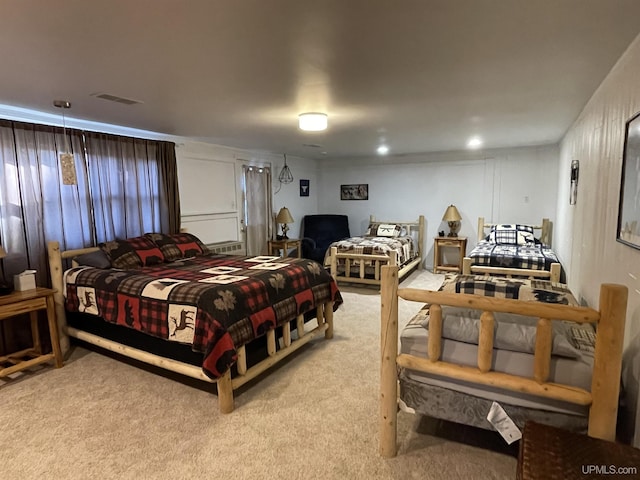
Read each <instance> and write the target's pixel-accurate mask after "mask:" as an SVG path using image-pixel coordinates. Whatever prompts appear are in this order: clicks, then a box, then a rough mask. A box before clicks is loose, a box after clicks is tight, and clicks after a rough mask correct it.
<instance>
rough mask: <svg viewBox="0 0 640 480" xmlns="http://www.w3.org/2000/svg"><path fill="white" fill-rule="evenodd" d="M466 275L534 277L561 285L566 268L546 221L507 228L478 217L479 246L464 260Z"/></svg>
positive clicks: (547, 220) (549, 223) (508, 226)
mask: <svg viewBox="0 0 640 480" xmlns="http://www.w3.org/2000/svg"><path fill="white" fill-rule="evenodd" d="M538 231H539V233H538ZM462 273H463V274H465V275H470V274H472V273H473V274H488V275H506V276H531V277H535V278H546V279H549V280H551V281H553V282H559V281H560V280H561V275H562V267H561V265H560V261H559V260H558V257H557V255H556V254H555V253H554V252H553V250H552V249H551V222H550V221H549V219H548V218H543V219H542V223H541V224H540V225H519V224H508V225H506V224H495V223H485V221H484V218H483V217H480V218H478V243H477V244H476V246H475V247H474V248H473V250H472V251H471V252H470V253H469V255H468V256H465V258H464V259H463V263H462Z"/></svg>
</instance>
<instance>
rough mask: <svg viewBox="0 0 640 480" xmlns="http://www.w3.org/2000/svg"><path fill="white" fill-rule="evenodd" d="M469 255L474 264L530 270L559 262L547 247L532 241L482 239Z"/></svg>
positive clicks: (546, 268) (547, 266)
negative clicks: (509, 243)
mask: <svg viewBox="0 0 640 480" xmlns="http://www.w3.org/2000/svg"><path fill="white" fill-rule="evenodd" d="M469 257H470V258H471V259H472V260H473V264H474V265H486V266H489V267H505V268H528V269H531V270H549V269H550V268H551V264H552V263H560V260H558V257H557V255H556V254H555V253H554V251H553V250H551V249H550V248H549V247H546V246H544V245H541V244H533V243H529V244H526V245H503V244H499V243H492V242H489V241H486V240H482V241H480V242H478V243H477V245H476V246H475V247H474V248H473V250H471V252H470V253H469Z"/></svg>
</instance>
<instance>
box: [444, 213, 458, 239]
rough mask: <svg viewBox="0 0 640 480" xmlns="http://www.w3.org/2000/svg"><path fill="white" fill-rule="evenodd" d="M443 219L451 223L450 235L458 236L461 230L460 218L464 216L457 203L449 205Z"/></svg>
mask: <svg viewBox="0 0 640 480" xmlns="http://www.w3.org/2000/svg"><path fill="white" fill-rule="evenodd" d="M442 220H443V221H445V222H447V223H448V224H449V237H457V236H458V231H460V220H462V217H461V216H460V212H458V209H457V208H456V207H455V205H449V206H448V207H447V210H446V211H445V212H444V216H443V217H442Z"/></svg>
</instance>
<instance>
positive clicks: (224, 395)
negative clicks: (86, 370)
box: [47, 242, 334, 413]
mask: <svg viewBox="0 0 640 480" xmlns="http://www.w3.org/2000/svg"><path fill="white" fill-rule="evenodd" d="M47 247H48V252H49V269H50V275H51V284H52V286H53V288H54V289H55V290H56V293H55V294H54V302H55V308H56V315H57V317H58V332H59V336H60V346H61V349H62V353H63V355H67V353H68V352H69V350H70V341H69V337H74V338H77V339H78V340H82V341H84V342H87V343H90V344H92V345H96V346H98V347H101V348H104V349H106V350H110V351H112V352H115V353H117V354H120V355H124V356H126V357H129V358H133V359H135V360H139V361H141V362H144V363H147V364H150V365H153V366H156V367H160V368H163V369H165V370H170V371H172V372H176V373H179V374H181V375H185V376H189V377H192V378H196V379H198V380H203V381H205V382H209V383H217V390H218V406H219V408H220V412H221V413H231V412H232V411H233V408H234V403H233V392H234V391H235V390H236V389H238V388H240V387H241V386H242V385H244V384H245V383H247V382H249V381H250V380H252V379H254V378H256V377H257V376H258V375H260V374H261V373H263V372H264V371H266V370H267V369H269V368H270V367H272V366H273V365H275V364H276V363H278V362H279V361H281V360H282V359H284V358H286V357H287V356H288V355H290V354H291V353H293V352H295V351H296V350H298V349H299V348H300V347H302V346H303V345H305V344H307V343H308V342H309V341H310V340H312V339H313V338H315V337H317V336H318V335H319V334H321V333H324V337H325V338H326V339H331V338H333V305H334V302H326V303H324V304H323V305H320V306H318V307H317V309H316V318H317V326H316V327H315V328H312V329H309V330H305V322H304V317H303V315H299V316H298V317H297V319H296V332H297V338H292V337H291V326H290V322H286V323H285V324H283V325H282V345H281V346H280V349H277V348H276V334H275V330H273V329H272V330H269V331H268V332H267V335H266V336H267V353H268V357H267V358H265V359H264V360H262V361H260V362H259V363H257V364H255V365H253V366H252V367H250V368H247V354H246V349H245V346H244V345H243V346H241V347H239V348H238V349H237V351H238V361H237V362H236V367H237V371H238V374H237V376H234V377H233V378H231V371H230V370H228V371H227V372H226V373H225V374H224V375H223V376H222V377H221V378H219V379H217V380H214V379H211V378H209V377H208V376H206V375H205V374H204V372H203V371H202V368H201V367H199V366H195V365H191V364H188V363H184V362H180V361H177V360H173V359H170V358H165V357H161V356H159V355H155V354H153V353H150V352H146V351H144V350H140V349H137V348H133V347H130V346H127V345H124V344H121V343H118V342H115V341H113V340H109V339H106V338H103V337H100V336H98V335H94V334H92V333H88V332H85V331H82V330H78V329H76V328H73V327H71V326H69V325H67V317H66V312H65V308H64V296H63V292H64V281H63V272H64V270H63V267H62V261H63V260H65V259H72V258H73V257H76V256H78V255H82V254H84V253H90V252H94V251H97V250H98V247H90V248H82V249H76V250H67V251H61V250H60V244H59V243H58V242H49V243H48V245H47Z"/></svg>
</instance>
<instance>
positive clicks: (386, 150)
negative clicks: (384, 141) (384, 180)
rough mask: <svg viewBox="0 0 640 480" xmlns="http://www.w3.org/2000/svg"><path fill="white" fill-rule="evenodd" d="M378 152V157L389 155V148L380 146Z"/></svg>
mask: <svg viewBox="0 0 640 480" xmlns="http://www.w3.org/2000/svg"><path fill="white" fill-rule="evenodd" d="M376 151H377V152H378V155H386V154H387V153H389V147H388V146H386V145H380V146H379V147H378V149H377V150H376Z"/></svg>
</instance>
